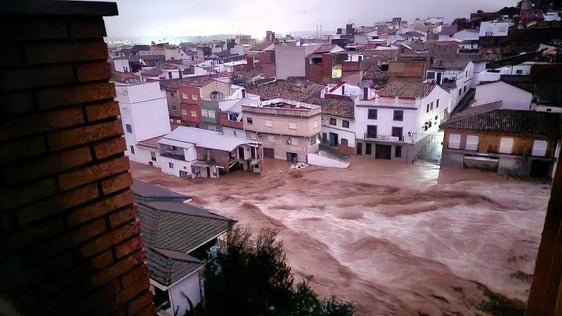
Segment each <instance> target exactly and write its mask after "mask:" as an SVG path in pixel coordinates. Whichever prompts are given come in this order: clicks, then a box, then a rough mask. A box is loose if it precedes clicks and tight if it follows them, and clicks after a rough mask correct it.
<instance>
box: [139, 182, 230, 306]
mask: <svg viewBox="0 0 562 316" xmlns="http://www.w3.org/2000/svg"><path fill="white" fill-rule="evenodd" d="M132 189H133V191H134V192H135V195H136V197H137V203H136V204H137V209H138V216H137V218H138V219H139V221H140V230H141V235H142V237H143V246H144V249H145V252H146V262H147V265H148V270H149V274H150V285H151V290H152V293H153V299H154V305H155V306H156V308H157V310H158V311H159V312H160V311H163V312H166V313H167V315H184V314H185V312H186V311H188V310H190V309H191V307H192V306H193V307H194V306H196V305H197V304H198V303H200V302H201V301H202V298H203V296H204V293H203V287H202V283H203V278H202V273H203V269H204V268H205V263H206V262H207V261H208V260H209V258H212V255H213V251H214V249H215V248H217V247H216V245H217V243H218V239H219V238H220V237H221V236H223V235H224V234H226V233H227V232H228V231H229V230H230V229H231V228H232V226H233V225H234V224H235V223H236V221H234V220H232V219H229V218H226V217H223V216H220V215H217V214H215V213H212V212H210V211H208V210H204V209H201V208H198V207H195V206H193V205H190V204H187V203H186V201H189V200H190V197H188V196H184V195H181V194H178V193H175V192H172V191H170V190H168V189H165V188H162V187H158V186H155V185H152V184H148V183H145V182H142V181H139V180H133V185H132Z"/></svg>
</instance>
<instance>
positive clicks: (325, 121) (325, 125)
mask: <svg viewBox="0 0 562 316" xmlns="http://www.w3.org/2000/svg"><path fill="white" fill-rule="evenodd" d="M330 118H334V119H336V125H335V126H334V125H330V124H329V123H330ZM344 120H346V121H348V122H349V128H345V127H343V126H342V122H343V121H344ZM322 133H326V136H327V140H328V141H329V140H330V133H335V134H338V144H341V139H342V138H345V139H347V142H348V143H347V146H349V147H355V121H354V120H353V119H347V118H345V119H344V118H341V117H337V116H332V115H326V114H323V115H322Z"/></svg>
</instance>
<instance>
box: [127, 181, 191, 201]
mask: <svg viewBox="0 0 562 316" xmlns="http://www.w3.org/2000/svg"><path fill="white" fill-rule="evenodd" d="M131 189H133V191H134V192H135V195H137V199H139V200H143V201H176V202H183V201H185V200H188V199H190V198H191V197H189V196H187V195H183V194H179V193H176V192H174V191H171V190H168V189H166V188H164V187H161V186H158V185H154V184H150V183H146V182H144V181H140V180H137V179H133V185H132V186H131Z"/></svg>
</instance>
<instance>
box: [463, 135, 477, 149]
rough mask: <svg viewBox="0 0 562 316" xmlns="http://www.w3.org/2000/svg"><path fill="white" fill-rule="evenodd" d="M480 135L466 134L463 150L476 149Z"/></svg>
mask: <svg viewBox="0 0 562 316" xmlns="http://www.w3.org/2000/svg"><path fill="white" fill-rule="evenodd" d="M479 141H480V137H478V135H468V136H466V144H465V145H464V149H465V150H475V151H478V142H479Z"/></svg>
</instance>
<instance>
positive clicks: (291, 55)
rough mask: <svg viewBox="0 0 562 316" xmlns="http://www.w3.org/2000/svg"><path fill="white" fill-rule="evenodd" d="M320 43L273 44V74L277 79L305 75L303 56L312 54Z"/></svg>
mask: <svg viewBox="0 0 562 316" xmlns="http://www.w3.org/2000/svg"><path fill="white" fill-rule="evenodd" d="M318 47H320V45H307V46H289V45H286V46H275V66H276V67H275V76H276V77H277V79H287V77H291V76H297V77H304V76H305V75H306V68H305V67H306V66H305V62H306V60H305V57H306V56H307V55H309V54H312V52H313V51H314V50H316V49H317V48H318Z"/></svg>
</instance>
